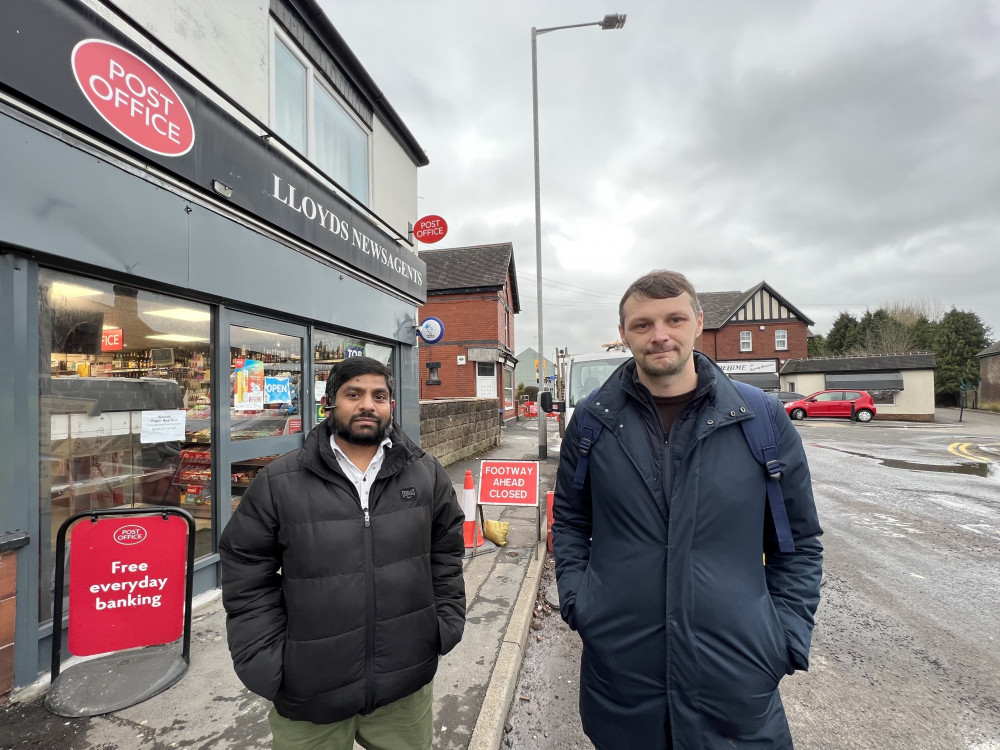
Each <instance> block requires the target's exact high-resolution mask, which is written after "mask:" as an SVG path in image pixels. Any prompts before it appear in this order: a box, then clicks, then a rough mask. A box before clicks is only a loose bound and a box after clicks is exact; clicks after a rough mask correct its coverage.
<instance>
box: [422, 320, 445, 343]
mask: <svg viewBox="0 0 1000 750" xmlns="http://www.w3.org/2000/svg"><path fill="white" fill-rule="evenodd" d="M417 335H418V336H420V338H422V339H423V340H424V341H425V342H427V343H428V344H436V343H437V342H438V341H440V340H441V339H443V338H444V323H442V322H441V319H440V318H435V317H434V316H431V317H428V318H424V321H423V322H422V323H421V324H420V325H419V326H417Z"/></svg>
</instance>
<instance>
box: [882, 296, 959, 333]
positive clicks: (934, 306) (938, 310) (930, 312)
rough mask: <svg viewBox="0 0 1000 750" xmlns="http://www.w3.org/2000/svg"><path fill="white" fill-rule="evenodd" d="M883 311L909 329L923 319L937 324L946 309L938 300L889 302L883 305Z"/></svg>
mask: <svg viewBox="0 0 1000 750" xmlns="http://www.w3.org/2000/svg"><path fill="white" fill-rule="evenodd" d="M881 309H883V310H886V311H887V312H888V313H889V315H890V317H892V318H895V319H896V320H898V321H899V322H900V323H902V324H903V325H905V326H907V327H909V326H912V325H913V324H914V323H916V322H917V321H918V320H919V319H920V318H921V317H924V318H926V319H927V320H929V321H931V322H935V321H938V320H941V316H943V315H944V307H943V306H942V305H941V303H940V302H938V301H937V300H936V299H921V300H901V301H899V302H889V303H886V304H884V305H882V307H881Z"/></svg>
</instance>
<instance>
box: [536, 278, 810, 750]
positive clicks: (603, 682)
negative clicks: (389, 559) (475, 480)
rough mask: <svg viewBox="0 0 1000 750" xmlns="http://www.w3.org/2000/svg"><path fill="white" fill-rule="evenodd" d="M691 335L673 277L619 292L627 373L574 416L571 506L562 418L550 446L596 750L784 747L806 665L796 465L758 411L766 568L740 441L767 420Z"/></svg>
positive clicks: (746, 452)
mask: <svg viewBox="0 0 1000 750" xmlns="http://www.w3.org/2000/svg"><path fill="white" fill-rule="evenodd" d="M702 320H703V315H702V311H701V308H700V305H699V304H698V298H697V296H696V294H695V291H694V289H693V288H692V287H691V285H690V284H689V283H688V281H687V279H685V278H684V276H682V275H681V274H678V273H673V272H669V271H654V272H652V273H650V274H647V275H646V276H643V277H642V278H640V279H638V280H637V281H636V282H635V283H633V284H632V285H631V286H630V287H629V289H628V290H627V291H626V292H625V295H624V296H623V297H622V301H621V304H620V305H619V332H620V333H621V337H622V341H623V342H624V343H625V344H627V345H628V347H629V349H630V350H631V352H632V356H633V359H631V360H629V361H628V362H626V363H625V364H624V365H622V366H621V367H620V368H618V370H617V371H615V373H614V374H613V375H612V376H611V377H610V378H609V379H608V381H607V382H605V384H604V385H603V386H602V387H601V388H600V389H599V390H597V391H596V392H595V393H594V394H592V395H591V397H590V398H589V400H588V402H587V404H586V406H585V408H586V409H588V410H589V411H590V414H591V415H592V417H593V418H595V419H596V420H597V421H599V422H600V423H601V430H600V433H599V435H598V439H597V440H596V441H595V442H594V444H593V447H592V448H591V451H590V458H589V467H588V471H587V474H586V481H585V482H584V483H583V488H582V489H580V490H576V489H574V488H573V483H574V482H573V479H574V475H575V474H576V469H577V464H578V462H579V461H580V422H581V419H582V416H581V414H580V413H579V410H578V411H577V413H576V414H575V415H574V417H573V419H572V421H571V422H570V424H569V426H568V428H567V431H566V437H565V439H564V441H563V443H562V448H561V457H560V463H559V474H558V479H557V482H556V494H555V504H554V516H555V523H554V525H553V529H552V532H553V544H554V550H555V560H556V575H557V578H558V585H559V600H560V603H561V610H562V616H563V618H564V619H565V620H566V622H567V623H568V624H569V626H570V627H571V628H573V629H574V630H577V631H578V632H579V634H580V638H581V640H582V642H583V655H582V658H581V667H580V671H581V678H580V715H581V718H582V721H583V728H584V731H585V732H586V733H587V735H588V736H589V737H590V739H591V741H592V742H593V743H594V745H595V746H596V747H597V748H598V749H599V750H613V749H619V748H620V749H621V750H626V749H629V750H632V749H634V748H643V750H660V749H662V750H667V749H670V748H673V749H674V750H694V749H695V748H697V749H699V750H714V749H715V748H768V749H769V750H770V749H774V748H778V749H782V750H784V749H786V748H787V749H790V748H792V738H791V734H790V733H789V729H788V722H787V720H786V719H785V712H784V708H783V707H782V704H781V698H780V696H779V694H778V683H779V682H780V680H781V678H782V677H783V676H784V675H786V674H791V673H792V672H794V671H795V670H804V669H806V668H807V667H808V657H809V644H810V640H811V635H812V628H813V617H814V615H815V613H816V608H817V606H818V605H819V584H820V579H821V576H822V564H823V558H822V546H821V545H820V542H819V540H818V537H819V535H820V534H821V533H822V530H821V529H820V526H819V521H818V519H817V516H816V507H815V503H814V502H813V495H812V484H811V480H810V477H809V467H808V465H807V463H806V457H805V452H804V451H803V448H802V441H801V439H800V438H799V436H798V433H797V432H796V430H795V428H794V427H793V426H792V424H791V421H790V420H789V419H788V416H787V415H786V414H785V410H784V409H783V408H782V407H781V405H780V404H779V403H778V401H777V400H776V399H773V398H768V399H767V403H768V404H769V406H770V408H772V409H773V410H774V416H775V421H776V423H777V427H778V431H779V434H780V438H781V454H780V460H781V464H782V470H783V471H782V477H781V489H782V493H783V495H784V502H785V508H786V511H787V515H788V521H789V526H790V528H791V533H792V538H793V540H794V551H792V552H781V551H780V550H779V546H778V541H777V535H776V532H775V526H774V523H773V521H772V519H771V514H770V510H769V508H768V501H767V487H766V480H767V475H766V473H765V471H764V469H763V467H762V466H761V465H760V464H759V463H758V462H757V461H756V459H755V458H754V456H753V453H752V452H751V449H750V446H749V444H748V443H747V440H746V438H745V436H744V433H743V430H742V429H741V426H740V421H742V420H744V419H767V418H768V417H767V415H766V414H754V413H753V410H752V409H751V408H750V407H749V405H748V404H747V402H746V401H745V400H744V399H743V397H742V396H741V395H740V393H739V391H738V390H737V389H736V387H735V386H734V385H733V384H732V382H731V381H730V380H729V379H728V378H727V377H726V375H725V374H724V373H723V372H722V371H721V370H720V369H719V367H718V366H717V365H716V364H715V363H714V362H712V361H711V360H710V359H709V358H708V357H706V356H704V355H702V354H701V353H699V352H695V351H694V346H695V342H696V340H697V338H698V336H699V335H700V334H701V331H702ZM762 553H763V555H764V557H765V558H766V564H762V559H761V555H762Z"/></svg>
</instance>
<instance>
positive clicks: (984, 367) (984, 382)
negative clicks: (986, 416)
mask: <svg viewBox="0 0 1000 750" xmlns="http://www.w3.org/2000/svg"><path fill="white" fill-rule="evenodd" d="M976 357H978V358H979V403H981V404H996V403H1000V341H997V342H996V343H995V344H993V345H992V346H988V347H986V348H985V349H983V350H982V351H981V352H979V354H977V355H976Z"/></svg>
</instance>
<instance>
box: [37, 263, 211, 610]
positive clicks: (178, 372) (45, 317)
mask: <svg viewBox="0 0 1000 750" xmlns="http://www.w3.org/2000/svg"><path fill="white" fill-rule="evenodd" d="M38 313H39V314H38V322H39V347H40V352H39V355H40V361H42V362H48V363H49V368H48V369H47V370H43V371H42V372H41V373H40V375H39V383H38V395H39V416H40V420H39V428H40V429H39V438H40V444H39V454H40V458H41V460H40V463H39V499H38V501H39V520H40V527H39V529H38V538H39V557H40V560H39V562H40V577H39V619H40V620H41V621H42V622H45V621H48V620H50V619H51V618H52V595H53V581H54V569H55V564H54V553H55V540H56V534H57V532H58V530H59V527H60V526H61V525H62V523H63V522H64V521H65V520H66V519H67V518H69V517H70V516H71V515H74V514H77V513H81V512H86V511H89V510H93V509H97V508H123V509H125V508H130V507H141V506H148V505H170V506H173V505H177V506H187V505H189V504H190V505H194V504H199V503H198V501H199V500H200V504H202V505H203V504H204V503H205V502H206V501H207V502H208V503H209V506H208V507H209V508H210V507H211V506H210V503H211V497H210V494H209V492H208V491H207V489H206V488H207V487H208V486H209V485H208V482H209V479H210V476H211V465H210V458H208V456H209V454H208V452H207V444H208V443H210V441H211V439H212V428H211V421H210V420H209V419H208V415H209V414H210V409H211V392H210V389H209V385H210V383H211V369H210V363H211V343H210V322H211V311H210V309H209V308H208V307H207V306H205V305H199V304H196V303H193V302H190V301H188V300H182V299H178V298H175V297H168V296H165V295H162V294H155V293H152V292H146V291H142V290H138V289H134V288H131V287H126V286H121V285H115V284H111V283H109V282H104V281H97V280H94V279H88V278H83V277H79V276H71V275H68V274H63V273H58V272H55V271H51V270H48V269H41V270H40V273H39V294H38ZM201 450H203V451H204V456H202V457H201V460H199V461H188V462H185V459H184V456H185V454H186V453H188V454H189V455H190V452H191V451H194V452H195V453H197V452H198V451H201ZM196 458H197V457H196ZM195 496H197V497H195ZM197 529H198V533H197V534H196V542H195V544H196V548H195V552H196V555H197V556H199V557H200V556H204V555H207V554H210V553H211V552H212V551H213V544H214V542H213V534H212V517H211V513H209V514H207V515H200V516H199V517H198V522H197ZM67 539H68V541H69V543H70V544H72V529H70V532H69V535H68V537H67Z"/></svg>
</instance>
